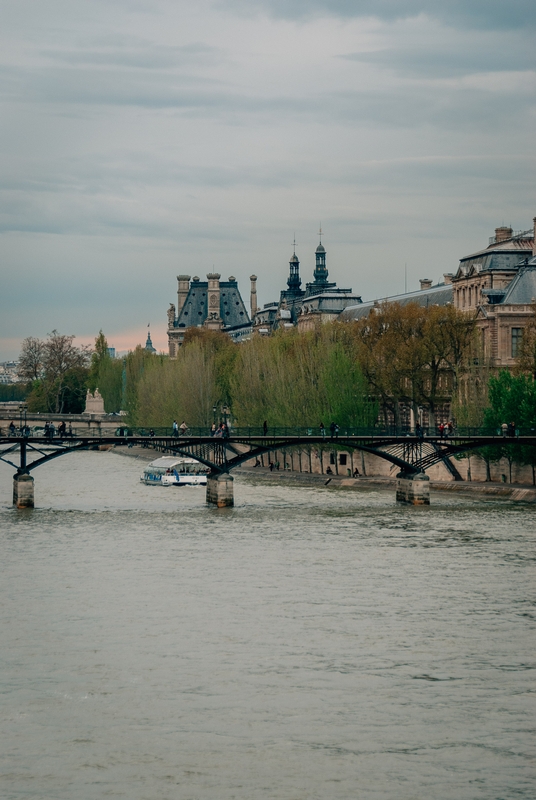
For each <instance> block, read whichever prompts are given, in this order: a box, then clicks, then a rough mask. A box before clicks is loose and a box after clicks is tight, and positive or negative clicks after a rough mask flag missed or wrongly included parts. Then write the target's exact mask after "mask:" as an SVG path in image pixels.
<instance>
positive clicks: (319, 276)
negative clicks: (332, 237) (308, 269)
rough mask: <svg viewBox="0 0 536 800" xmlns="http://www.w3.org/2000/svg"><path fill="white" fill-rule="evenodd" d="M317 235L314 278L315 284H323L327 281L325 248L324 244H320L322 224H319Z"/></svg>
mask: <svg viewBox="0 0 536 800" xmlns="http://www.w3.org/2000/svg"><path fill="white" fill-rule="evenodd" d="M318 236H319V243H318V247H317V248H316V252H315V256H316V264H315V271H314V279H315V283H316V284H320V285H324V284H326V283H327V282H328V270H327V267H326V250H325V247H324V245H323V244H322V225H321V226H320V230H319V232H318Z"/></svg>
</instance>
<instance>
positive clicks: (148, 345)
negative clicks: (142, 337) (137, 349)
mask: <svg viewBox="0 0 536 800" xmlns="http://www.w3.org/2000/svg"><path fill="white" fill-rule="evenodd" d="M145 349H146V350H148V351H149V353H156V348H155V347H153V343H152V341H151V331H147V341H146V342H145Z"/></svg>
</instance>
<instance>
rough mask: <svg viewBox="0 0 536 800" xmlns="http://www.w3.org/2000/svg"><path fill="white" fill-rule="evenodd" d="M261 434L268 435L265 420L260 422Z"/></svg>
mask: <svg viewBox="0 0 536 800" xmlns="http://www.w3.org/2000/svg"><path fill="white" fill-rule="evenodd" d="M262 435H263V436H267V435H268V422H267V421H266V420H264V422H263V423H262Z"/></svg>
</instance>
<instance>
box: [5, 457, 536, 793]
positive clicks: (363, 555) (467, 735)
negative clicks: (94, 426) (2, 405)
mask: <svg viewBox="0 0 536 800" xmlns="http://www.w3.org/2000/svg"><path fill="white" fill-rule="evenodd" d="M142 466H143V465H142V463H140V461H137V460H135V459H130V458H125V457H121V456H119V455H117V454H114V453H96V452H90V453H78V454H73V455H69V456H67V457H65V458H60V459H57V460H56V461H53V462H51V463H50V464H49V465H46V466H44V467H40V468H39V469H37V470H36V472H35V483H36V490H35V494H36V504H37V505H38V508H36V509H35V510H33V511H22V512H21V511H19V512H17V511H15V510H14V509H13V508H12V507H11V476H12V473H13V470H12V469H11V468H9V467H7V466H5V465H3V464H2V465H0V538H1V549H2V558H1V584H0V601H1V606H0V614H1V620H0V626H1V628H0V634H1V638H0V642H1V652H0V658H1V677H2V694H1V714H2V725H1V730H2V737H3V739H2V746H1V748H0V759H1V777H0V796H1V797H2V798H6V800H11V799H13V800H15V799H16V800H19V798H39V799H41V798H43V799H45V798H46V800H64V799H65V800H94V799H95V800H96V798H99V800H100V798H108V797H110V798H128V799H129V800H167V798H169V800H176V799H178V800H190V799H191V800H231V798H236V800H316V799H318V800H332V799H333V800H354V798H357V799H358V800H387V799H388V800H447V798H449V799H450V798H452V800H466V799H467V800H476V799H477V798H479V799H480V798H482V799H485V800H508V799H509V798H531V800H532V798H534V797H535V795H536V790H535V785H536V784H535V782H534V779H535V773H534V769H533V764H534V762H532V766H531V761H530V759H531V757H532V756H533V754H534V747H533V745H534V738H533V729H534V699H535V690H536V687H535V683H534V675H535V672H534V666H535V657H534V656H535V653H534V645H535V637H534V629H535V592H534V565H535V558H536V548H535V539H536V525H535V521H536V507H535V506H529V505H523V504H512V503H508V502H505V501H489V500H488V501H484V500H479V499H476V498H474V499H473V498H470V499H467V498H466V497H464V498H463V499H457V498H456V497H454V498H453V497H448V498H447V497H443V496H441V495H439V496H438V495H436V494H433V495H432V503H433V505H432V506H431V507H430V508H412V507H410V508H405V507H402V508H401V507H398V506H396V504H395V502H394V491H393V490H389V491H381V490H374V491H371V490H361V491H356V492H354V491H344V490H336V489H331V490H330V489H327V488H322V489H319V488H303V487H293V486H292V487H291V486H282V485H280V484H274V485H267V484H265V483H261V482H259V483H257V484H256V483H255V479H254V477H252V478H251V479H247V478H244V477H242V476H240V477H238V478H237V479H236V480H235V499H236V506H235V508H234V509H222V510H218V509H215V508H207V507H206V505H205V503H204V489H195V488H182V489H176V488H160V487H151V486H144V485H142V484H140V483H139V480H138V479H139V474H140V472H141V469H142Z"/></svg>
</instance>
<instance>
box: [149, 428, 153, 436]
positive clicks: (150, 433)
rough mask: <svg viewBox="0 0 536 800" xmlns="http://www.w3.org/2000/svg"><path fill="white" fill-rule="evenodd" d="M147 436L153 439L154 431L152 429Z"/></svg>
mask: <svg viewBox="0 0 536 800" xmlns="http://www.w3.org/2000/svg"><path fill="white" fill-rule="evenodd" d="M149 436H150V437H151V439H154V431H153V429H152V428H151V429H150V431H149Z"/></svg>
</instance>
